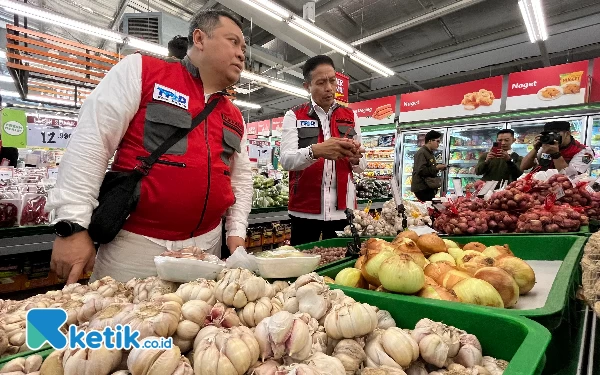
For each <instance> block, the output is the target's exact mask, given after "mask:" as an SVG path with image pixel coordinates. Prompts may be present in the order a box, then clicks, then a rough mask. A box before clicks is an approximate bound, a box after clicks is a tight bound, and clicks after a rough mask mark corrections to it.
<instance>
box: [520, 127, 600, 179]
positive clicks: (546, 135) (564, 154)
mask: <svg viewBox="0 0 600 375" xmlns="http://www.w3.org/2000/svg"><path fill="white" fill-rule="evenodd" d="M593 160H594V151H592V149H591V148H589V147H587V146H585V145H582V144H581V143H579V142H577V141H576V140H575V139H574V138H573V136H572V135H571V124H570V123H569V122H568V121H552V122H548V123H546V125H544V131H543V132H542V134H540V135H538V136H537V137H536V138H535V144H534V148H533V150H531V152H529V153H528V154H527V156H525V157H524V158H523V161H522V162H521V169H522V170H524V171H525V170H527V169H530V168H532V167H533V166H534V165H535V164H536V163H537V164H538V165H540V166H541V167H542V170H543V171H546V170H548V169H557V170H558V171H559V172H560V173H562V174H565V175H567V176H569V177H574V176H577V175H578V174H581V173H585V172H587V171H588V170H589V168H590V164H591V163H592V161H593Z"/></svg>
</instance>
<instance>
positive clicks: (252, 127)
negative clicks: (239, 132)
mask: <svg viewBox="0 0 600 375" xmlns="http://www.w3.org/2000/svg"><path fill="white" fill-rule="evenodd" d="M246 133H247V134H258V122H250V123H248V124H246Z"/></svg>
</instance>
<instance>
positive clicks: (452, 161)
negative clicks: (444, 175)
mask: <svg viewBox="0 0 600 375" xmlns="http://www.w3.org/2000/svg"><path fill="white" fill-rule="evenodd" d="M477 163H479V161H477V160H450V161H448V164H477Z"/></svg>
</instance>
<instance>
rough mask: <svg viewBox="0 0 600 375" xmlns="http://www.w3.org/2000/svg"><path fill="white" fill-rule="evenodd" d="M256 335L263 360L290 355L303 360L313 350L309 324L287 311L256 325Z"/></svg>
mask: <svg viewBox="0 0 600 375" xmlns="http://www.w3.org/2000/svg"><path fill="white" fill-rule="evenodd" d="M254 336H255V337H256V340H257V341H258V344H259V347H260V357H261V359H262V360H264V359H265V358H268V357H273V358H274V359H280V358H283V357H284V356H289V357H290V358H292V359H295V360H299V361H302V360H305V359H306V358H308V357H309V355H310V352H311V347H312V338H311V337H310V331H309V328H308V325H307V324H306V323H305V322H304V321H303V320H302V319H300V318H297V317H294V316H293V315H292V314H290V313H289V312H287V311H280V312H278V313H276V314H274V315H273V316H271V317H268V318H265V319H263V320H262V321H261V322H260V323H259V324H258V325H257V326H256V329H255V330H254Z"/></svg>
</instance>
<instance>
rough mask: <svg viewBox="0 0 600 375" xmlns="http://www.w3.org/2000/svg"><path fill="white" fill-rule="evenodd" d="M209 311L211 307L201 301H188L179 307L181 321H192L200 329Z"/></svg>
mask: <svg viewBox="0 0 600 375" xmlns="http://www.w3.org/2000/svg"><path fill="white" fill-rule="evenodd" d="M211 309H212V305H209V304H208V303H206V302H205V301H203V300H189V301H187V302H186V303H184V304H183V306H181V315H182V316H183V319H186V320H189V321H192V322H194V323H196V324H198V325H199V326H200V328H202V327H204V324H205V322H206V317H207V316H208V315H209V313H210V311H211Z"/></svg>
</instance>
